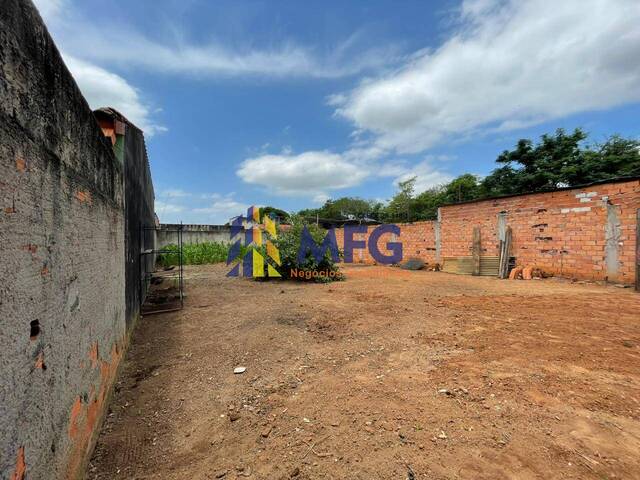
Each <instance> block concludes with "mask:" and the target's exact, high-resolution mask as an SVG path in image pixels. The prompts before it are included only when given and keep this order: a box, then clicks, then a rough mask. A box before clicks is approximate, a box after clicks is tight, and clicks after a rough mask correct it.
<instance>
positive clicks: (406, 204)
mask: <svg viewBox="0 0 640 480" xmlns="http://www.w3.org/2000/svg"><path fill="white" fill-rule="evenodd" d="M415 185H416V177H411V178H409V179H408V180H405V181H404V182H399V183H398V193H396V194H395V195H394V196H393V198H392V199H391V201H390V202H389V205H387V208H386V209H385V210H386V215H385V220H386V221H388V222H412V221H413V220H415V219H416V212H415V204H414V198H413V192H414V190H415Z"/></svg>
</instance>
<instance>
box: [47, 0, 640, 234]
mask: <svg viewBox="0 0 640 480" xmlns="http://www.w3.org/2000/svg"><path fill="white" fill-rule="evenodd" d="M35 3H36V5H37V7H38V8H39V10H40V12H41V14H42V16H43V18H44V19H45V22H46V24H47V26H48V28H49V30H50V32H51V33H52V35H53V37H54V39H55V41H56V43H57V45H58V47H59V49H60V50H61V52H62V54H63V57H64V58H65V62H66V63H67V66H68V67H69V69H70V70H71V72H72V74H73V75H74V77H75V78H76V81H77V82H78V84H79V86H80V88H81V90H82V91H83V93H84V95H85V97H86V98H87V100H88V102H89V103H90V105H91V106H92V107H93V108H97V107H100V106H113V107H115V108H117V109H119V110H120V111H121V112H122V113H123V114H124V115H125V116H127V117H128V118H129V119H130V120H132V121H133V122H134V123H136V124H137V125H138V126H140V127H141V128H143V129H144V130H145V133H146V139H147V148H148V152H149V156H150V163H151V168H152V174H153V179H154V184H155V189H156V210H157V213H158V215H159V216H160V219H161V221H163V222H175V221H180V220H182V221H184V222H185V223H224V222H226V221H227V220H228V218H229V217H231V216H234V215H237V214H239V213H242V211H243V210H244V209H245V208H246V207H247V206H249V205H252V204H255V205H273V206H277V207H280V208H284V209H286V210H298V209H301V208H307V207H312V206H318V205H320V204H322V202H323V201H324V200H325V199H327V198H337V197H340V196H345V195H350V196H361V197H365V198H371V199H379V200H381V201H384V200H386V199H389V198H390V197H391V196H392V195H393V192H394V191H395V188H396V185H397V182H398V181H400V180H404V179H406V178H409V177H411V176H414V175H415V176H417V177H418V179H417V187H418V190H424V189H426V188H428V187H430V186H433V185H437V184H439V183H442V182H445V181H447V180H449V179H451V178H453V177H454V176H456V175H459V174H461V173H466V172H470V173H474V174H478V175H484V174H487V173H488V172H490V171H491V169H492V168H494V160H495V158H496V156H497V155H498V154H499V153H500V152H501V151H502V150H504V149H506V148H510V147H512V146H513V145H514V144H515V142H516V141H517V140H518V139H519V138H523V137H526V138H535V137H538V136H539V135H541V134H542V133H545V132H550V131H553V130H555V129H556V128H558V127H563V128H566V129H573V128H575V127H583V128H584V129H586V130H587V131H588V132H589V133H590V135H591V138H592V139H593V140H596V141H598V140H603V139H604V138H606V136H608V135H610V134H612V133H620V134H622V135H625V136H629V137H635V138H637V137H639V136H640V122H638V118H640V115H639V114H640V107H639V105H638V102H639V101H640V62H638V59H640V29H638V28H637V25H639V24H640V3H638V2H637V1H635V0H564V1H563V2H557V1H551V0H519V1H515V0H514V1H509V0H466V1H457V0H456V1H454V0H442V1H428V2H427V1H401V2H398V1H376V0H371V1H352V2H344V1H341V2H338V1H336V2H333V1H328V0H323V1H318V2H310V1H309V2H300V1H237V0H235V1H231V0H230V1H223V0H218V1H215V2H210V1H206V0H200V1H197V0H182V1H178V0H166V1H161V0H156V1H142V0H141V1H136V2H130V1H113V2H109V5H108V7H106V6H105V5H106V4H105V3H104V2H103V1H100V2H98V1H93V0H83V1H80V0H37V1H36V2H35Z"/></svg>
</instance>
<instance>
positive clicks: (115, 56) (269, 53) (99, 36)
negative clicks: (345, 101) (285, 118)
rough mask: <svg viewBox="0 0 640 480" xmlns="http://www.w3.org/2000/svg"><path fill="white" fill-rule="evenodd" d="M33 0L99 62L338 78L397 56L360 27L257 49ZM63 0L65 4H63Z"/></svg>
mask: <svg viewBox="0 0 640 480" xmlns="http://www.w3.org/2000/svg"><path fill="white" fill-rule="evenodd" d="M35 3H36V6H37V7H38V9H39V10H40V13H41V14H42V16H43V18H44V19H45V21H46V23H47V27H49V29H50V31H51V32H52V34H53V36H54V38H55V39H56V41H57V42H58V43H59V44H60V45H61V46H62V47H63V48H64V50H65V51H67V52H68V53H70V54H72V55H74V56H75V57H77V58H82V59H85V60H88V61H91V62H92V63H97V64H100V65H117V66H121V67H124V68H141V69H144V70H146V71H153V72H162V73H171V74H186V75H193V76H214V77H220V76H222V77H224V76H239V75H243V76H250V75H260V76H273V77H291V76H295V77H316V78H339V77H344V76H350V75H356V74H359V73H361V72H363V71H367V70H372V69H379V68H387V67H388V65H389V62H392V61H394V60H395V59H397V58H398V48H397V47H396V46H395V45H392V44H389V43H387V44H386V45H384V46H380V47H371V46H370V41H369V39H368V38H367V34H366V32H365V31H364V30H359V31H356V32H355V33H353V34H352V35H351V36H349V37H348V38H346V39H343V40H342V41H338V42H336V43H335V44H333V45H327V46H325V47H324V48H322V49H320V48H311V47H306V46H301V45H298V44H296V43H293V42H291V41H289V40H287V39H282V40H280V39H274V41H273V44H274V46H273V47H263V46H260V47H257V48H256V46H255V45H254V44H252V43H251V42H250V41H246V40H245V41H244V42H243V41H237V40H234V39H228V40H225V42H224V43H223V42H221V41H218V40H211V41H209V42H202V41H198V42H193V41H190V40H189V38H188V37H189V35H188V33H186V32H183V31H181V30H180V28H179V27H178V25H177V23H170V24H167V25H157V28H156V30H157V31H158V32H160V33H161V35H158V36H157V37H158V38H162V40H158V39H155V38H152V37H151V36H149V35H146V34H144V33H142V32H140V31H138V30H136V29H135V28H133V27H131V26H126V25H125V24H110V23H108V19H107V20H105V18H100V19H98V18H96V17H95V16H92V17H89V16H84V15H82V14H81V13H79V9H74V8H72V5H71V3H72V0H36V2H35ZM63 3H66V4H68V5H67V6H66V7H65V8H62V4H63ZM162 30H164V31H162ZM249 34H250V32H247V35H246V36H247V37H249ZM241 38H242V37H241ZM232 45H233V46H232Z"/></svg>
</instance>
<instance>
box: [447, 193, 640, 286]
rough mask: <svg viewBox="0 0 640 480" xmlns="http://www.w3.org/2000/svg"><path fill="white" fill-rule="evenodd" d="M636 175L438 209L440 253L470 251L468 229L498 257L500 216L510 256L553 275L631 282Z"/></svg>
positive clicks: (639, 203) (638, 203)
mask: <svg viewBox="0 0 640 480" xmlns="http://www.w3.org/2000/svg"><path fill="white" fill-rule="evenodd" d="M638 208H640V181H639V180H629V181H620V182H614V183H606V184H598V185H592V186H589V187H586V188H574V189H565V190H558V191H554V192H548V193H535V194H529V195H520V196H513V197H506V198H499V199H492V200H483V201H477V202H470V203H464V204H459V205H449V206H445V207H442V208H441V209H440V217H441V223H440V229H441V248H442V255H443V256H444V257H448V256H470V255H471V245H472V236H473V228H474V227H475V226H479V227H480V230H481V244H482V255H496V256H497V255H499V236H498V231H499V228H498V223H499V219H498V217H499V215H502V216H504V220H505V223H506V225H509V226H511V228H512V231H513V248H512V252H511V253H512V255H513V256H515V257H516V261H517V264H519V265H529V264H531V265H536V266H539V267H541V268H543V269H544V270H545V271H548V272H550V273H553V274H555V275H558V276H564V277H575V278H579V279H589V280H610V281H615V282H622V283H633V282H634V281H635V248H636V211H637V209H638Z"/></svg>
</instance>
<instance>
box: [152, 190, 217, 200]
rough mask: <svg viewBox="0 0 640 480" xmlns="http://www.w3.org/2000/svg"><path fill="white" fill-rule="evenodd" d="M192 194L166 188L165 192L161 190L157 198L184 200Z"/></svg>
mask: <svg viewBox="0 0 640 480" xmlns="http://www.w3.org/2000/svg"><path fill="white" fill-rule="evenodd" d="M191 195H192V194H191V193H189V192H185V191H184V190H181V189H179V188H168V189H166V190H163V191H162V192H161V193H160V194H159V196H160V197H165V198H184V197H190V196H191ZM212 195H217V194H212Z"/></svg>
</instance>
